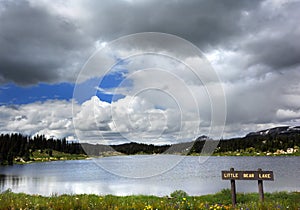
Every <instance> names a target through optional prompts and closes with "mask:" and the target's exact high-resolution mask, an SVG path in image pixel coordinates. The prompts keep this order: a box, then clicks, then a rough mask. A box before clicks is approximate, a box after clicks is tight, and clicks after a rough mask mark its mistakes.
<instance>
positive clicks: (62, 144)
mask: <svg viewBox="0 0 300 210" xmlns="http://www.w3.org/2000/svg"><path fill="white" fill-rule="evenodd" d="M36 150H41V151H43V150H46V151H47V153H48V154H49V156H52V151H53V150H56V151H59V152H64V153H70V154H84V151H83V149H82V147H81V145H80V144H79V143H74V142H71V143H70V142H67V141H66V139H65V138H64V139H47V138H46V137H45V136H44V135H37V136H34V137H28V136H24V135H22V134H1V135H0V164H1V165H6V164H8V165H12V164H13V161H14V159H15V158H16V157H20V158H22V159H23V160H25V161H29V160H30V157H31V156H32V153H33V152H34V151H36Z"/></svg>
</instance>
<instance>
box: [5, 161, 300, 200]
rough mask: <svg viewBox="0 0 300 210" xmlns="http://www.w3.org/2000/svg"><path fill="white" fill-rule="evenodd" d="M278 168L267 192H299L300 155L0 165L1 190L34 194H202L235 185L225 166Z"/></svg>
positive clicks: (244, 185)
mask: <svg viewBox="0 0 300 210" xmlns="http://www.w3.org/2000/svg"><path fill="white" fill-rule="evenodd" d="M231 167H234V168H235V170H257V168H262V169H263V170H272V171H274V177H275V180H274V181H265V182H264V190H265V192H273V191H300V162H299V157H197V156H179V155H178V156H177V155H134V156H114V157H105V158H97V159H88V160H69V161H56V162H43V163H41V162H40V163H32V164H26V165H13V166H0V191H4V190H7V189H11V190H12V191H13V192H24V193H29V194H41V195H52V194H64V193H67V194H81V193H94V194H101V195H105V194H114V195H132V194H145V195H158V196H164V195H170V193H171V192H173V191H175V190H184V191H186V192H187V193H188V194H190V195H203V194H210V193H215V192H218V191H220V190H221V189H224V188H230V181H228V180H227V181H226V180H221V170H229V168H231ZM236 187H237V191H238V192H257V181H236Z"/></svg>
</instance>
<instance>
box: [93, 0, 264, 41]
mask: <svg viewBox="0 0 300 210" xmlns="http://www.w3.org/2000/svg"><path fill="white" fill-rule="evenodd" d="M259 2H260V1H251V2H249V1H245V0H242V1H215V0H212V1H199V0H189V1H176V0H171V1H158V0H154V1H118V4H116V3H115V1H106V2H105V3H103V1H92V2H91V3H90V4H88V9H89V10H92V11H93V10H94V11H95V10H97V12H95V13H94V14H95V16H94V17H93V18H94V19H95V20H97V25H96V27H90V26H88V28H89V29H90V30H91V33H92V34H93V35H94V36H95V37H98V36H105V37H107V38H112V37H113V38H118V37H120V35H128V34H131V33H137V32H145V31H157V32H164V33H171V34H174V35H177V36H180V37H182V38H185V39H187V40H189V41H191V42H193V43H194V44H197V45H199V46H200V47H207V46H209V45H213V46H214V45H216V44H218V43H224V42H225V41H226V40H228V39H229V38H232V37H235V36H238V35H240V34H241V33H242V30H243V29H242V28H241V27H240V22H239V19H240V18H241V15H242V14H243V12H251V11H253V10H255V9H256V8H257V7H258V6H259Z"/></svg>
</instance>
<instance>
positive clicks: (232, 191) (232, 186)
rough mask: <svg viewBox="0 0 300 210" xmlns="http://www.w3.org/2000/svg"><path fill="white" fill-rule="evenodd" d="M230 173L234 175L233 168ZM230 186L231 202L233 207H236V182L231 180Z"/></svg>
mask: <svg viewBox="0 0 300 210" xmlns="http://www.w3.org/2000/svg"><path fill="white" fill-rule="evenodd" d="M230 172H231V173H234V168H231V169H230ZM230 184H231V202H232V206H233V207H235V204H236V189H235V180H234V179H231V180H230Z"/></svg>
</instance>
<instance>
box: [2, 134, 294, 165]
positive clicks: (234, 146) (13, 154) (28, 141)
mask: <svg viewBox="0 0 300 210" xmlns="http://www.w3.org/2000/svg"><path fill="white" fill-rule="evenodd" d="M207 141H208V142H207ZM215 142H216V141H214V140H211V139H209V138H203V136H201V137H199V138H198V139H196V140H195V141H191V142H186V143H178V144H173V145H153V144H143V143H135V142H131V143H125V144H120V145H109V146H108V145H101V144H97V145H92V144H88V143H82V144H80V143H76V142H68V141H66V139H47V138H46V137H45V136H43V135H37V136H34V137H28V136H25V135H22V134H1V135H0V165H11V164H13V163H14V160H15V159H16V158H22V159H23V160H24V161H30V160H31V157H32V154H33V152H34V151H37V150H39V151H44V152H46V153H47V154H48V155H49V156H50V157H51V156H52V153H53V151H58V152H63V153H68V154H87V155H91V156H102V155H103V154H106V153H110V154H111V153H112V152H119V153H120V154H126V155H134V154H161V153H166V154H184V155H191V154H200V153H201V152H202V153H203V151H202V150H203V147H204V145H205V144H206V143H215ZM295 147H297V148H299V147H300V133H299V132H294V133H283V134H276V135H246V136H245V137H241V138H233V139H226V140H220V141H219V143H218V145H217V147H216V149H215V153H218V154H220V153H224V152H229V151H252V152H253V151H254V152H271V153H272V152H275V151H277V150H287V149H288V148H295Z"/></svg>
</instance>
